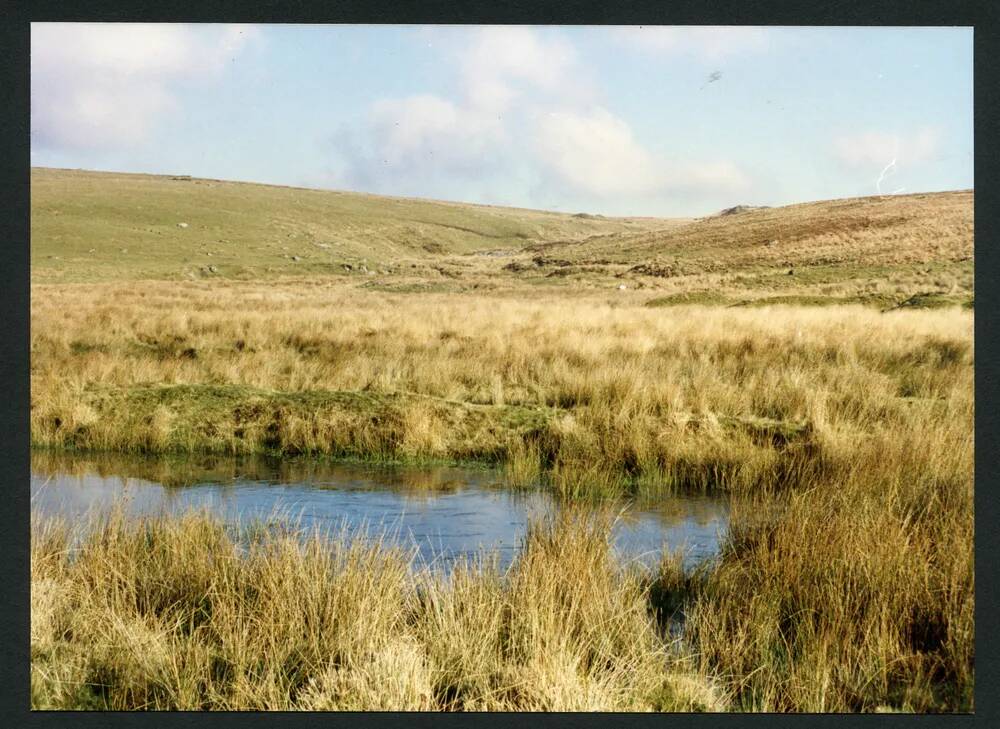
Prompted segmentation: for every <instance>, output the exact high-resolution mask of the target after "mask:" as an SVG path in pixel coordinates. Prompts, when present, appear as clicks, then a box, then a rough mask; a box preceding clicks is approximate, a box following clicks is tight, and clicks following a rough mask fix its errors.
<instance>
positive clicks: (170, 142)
mask: <svg viewBox="0 0 1000 729" xmlns="http://www.w3.org/2000/svg"><path fill="white" fill-rule="evenodd" d="M31 54H32V57H31V74H32V75H31V101H32V110H31V111H32V116H31V134H32V138H31V158H32V164H34V165H40V166H49V167H71V168H77V167H79V168H86V169H100V170H118V171H129V172H152V173H167V174H190V175H195V176H198V177H215V178H223V179H233V180H249V181H255V182H269V183H277V184H286V185H299V186H307V187H321V188H332V189H341V190H345V189H346V190H360V191H366V192H375V193H384V194H393V195H407V196H418V197H430V198H438V199H450V200H463V201H469V202H484V203H493V204H500V205H516V206H523V207H533V208H543V209H553V210H563V211H567V212H578V211H588V212H593V213H604V214H612V215H614V214H634V215H701V214H704V213H708V212H713V211H716V210H718V209H720V208H723V207H728V206H730V205H736V204H740V203H746V204H759V205H781V204H787V203H793V202H801V201H806V200H816V199H828V198H836V197H850V196H855V195H870V194H875V193H877V192H882V193H893V192H901V191H902V192H918V191H932V190H946V189H958V188H970V187H972V184H973V158H972V151H973V119H972V30H971V29H967V28H965V29H963V28H811V29H810V28H752V27H740V28H736V27H729V28H708V27H662V26H661V27H652V26H651V27H575V26H550V27H527V26H517V27H511V26H508V27H480V26H350V25H345V26H296V25H257V26H236V25H104V24H65V25H64V24H38V23H36V24H33V25H32V41H31Z"/></svg>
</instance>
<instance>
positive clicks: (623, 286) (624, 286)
mask: <svg viewBox="0 0 1000 729" xmlns="http://www.w3.org/2000/svg"><path fill="white" fill-rule="evenodd" d="M627 288H628V286H626V285H625V284H618V290H619V291H624V290H625V289H627Z"/></svg>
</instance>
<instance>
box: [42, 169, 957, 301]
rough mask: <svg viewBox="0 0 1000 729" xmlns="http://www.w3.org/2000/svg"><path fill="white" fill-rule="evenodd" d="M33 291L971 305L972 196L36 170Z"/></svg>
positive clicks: (955, 194) (954, 193)
mask: <svg viewBox="0 0 1000 729" xmlns="http://www.w3.org/2000/svg"><path fill="white" fill-rule="evenodd" d="M31 214H32V251H31V253H32V276H33V280H34V281H35V282H37V283H61V282H101V281H123V280H124V281H128V280H137V279H161V280H191V279H208V280H210V279H234V280H239V279H243V280H260V279H270V278H289V277H291V278H294V279H302V280H320V279H322V280H326V281H328V282H329V281H340V282H342V283H344V284H345V285H349V286H352V287H360V288H363V289H366V290H374V291H377V292H384V293H398V294H414V293H461V292H471V291H476V292H479V293H483V292H487V291H491V290H492V291H507V292H516V293H518V294H519V295H530V293H531V292H532V291H535V290H538V289H552V290H554V291H557V292H560V293H562V294H565V295H573V296H587V295H590V294H594V293H598V294H600V295H608V294H609V293H610V292H612V291H614V292H615V295H618V296H620V295H621V287H623V286H624V288H625V290H626V291H629V292H632V291H640V292H641V295H642V296H643V297H644V303H646V304H647V305H649V306H665V305H674V304H722V305H744V306H746V305H751V306H753V305H759V304H768V303H786V304H807V305H817V304H822V305H825V304H836V303H861V304H866V305H870V306H875V307H878V308H880V309H887V308H894V307H898V306H912V305H917V306H936V305H948V304H964V305H971V302H972V298H973V261H972V255H973V227H974V214H973V195H972V192H971V191H959V192H942V193H927V194H915V195H897V196H891V197H890V196H887V197H867V198H855V199H846V200H831V201H823V202H813V203H804V204H799V205H789V206H785V207H778V208H744V207H741V206H737V207H735V208H732V209H730V210H727V211H724V213H721V214H718V215H713V216H708V217H704V218H701V219H663V218H659V219H658V218H604V217H601V216H594V215H586V214H582V213H578V214H575V215H570V214H565V213H551V212H543V211H537V210H525V209H517V208H503V207H493V206H486V205H470V204H461V203H451V202H439V201H431V200H418V199H407V198H394V197H380V196H376V195H366V194H360V193H346V192H333V191H323V190H308V189H299V188H290V187H275V186H269V185H258V184H251V183H237V182H222V181H219V180H202V179H191V178H186V177H181V178H175V177H166V176H153V175H134V174H117V173H103V172H86V171H72V170H53V169H35V170H33V171H32V209H31Z"/></svg>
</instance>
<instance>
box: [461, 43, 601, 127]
mask: <svg viewBox="0 0 1000 729" xmlns="http://www.w3.org/2000/svg"><path fill="white" fill-rule="evenodd" d="M459 64H460V68H461V73H462V76H463V80H464V83H465V93H466V96H467V99H468V102H469V104H470V105H472V106H474V107H476V108H480V109H488V110H492V111H503V110H504V109H506V108H507V107H508V105H509V104H510V102H511V101H512V100H513V99H514V98H515V97H516V96H518V95H519V93H521V91H522V89H519V88H518V86H519V85H520V86H523V87H527V88H526V89H523V90H532V89H536V90H541V91H544V92H546V93H548V94H554V95H556V96H558V97H560V98H565V97H567V96H570V95H573V94H576V93H579V92H580V91H581V86H582V84H581V82H580V78H581V76H582V74H580V73H579V68H578V65H577V57H576V51H575V49H574V48H573V45H572V44H571V43H570V42H569V41H566V40H564V39H562V38H559V37H555V38H549V39H543V38H541V37H540V36H539V34H538V33H537V32H536V31H534V30H532V29H531V28H526V27H524V26H488V27H485V28H480V29H479V30H478V31H477V32H476V36H475V37H474V39H473V41H472V43H470V44H469V46H468V47H466V48H465V49H464V50H463V52H462V53H461V54H460V56H459Z"/></svg>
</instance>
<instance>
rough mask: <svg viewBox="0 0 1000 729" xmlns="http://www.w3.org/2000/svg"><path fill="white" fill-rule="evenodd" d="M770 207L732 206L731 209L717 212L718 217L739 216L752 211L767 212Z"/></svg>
mask: <svg viewBox="0 0 1000 729" xmlns="http://www.w3.org/2000/svg"><path fill="white" fill-rule="evenodd" d="M769 207H770V205H734V206H733V207H731V208H726V209H725V210H722V211H720V212H719V215H739V214H740V213H749V212H751V211H753V210H767V209H768V208H769Z"/></svg>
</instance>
